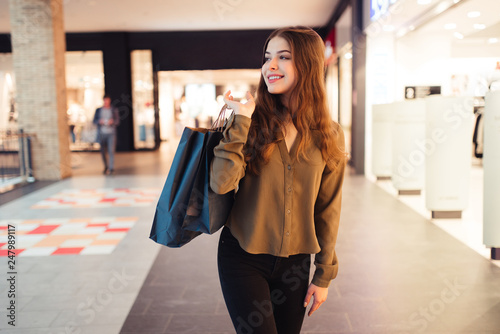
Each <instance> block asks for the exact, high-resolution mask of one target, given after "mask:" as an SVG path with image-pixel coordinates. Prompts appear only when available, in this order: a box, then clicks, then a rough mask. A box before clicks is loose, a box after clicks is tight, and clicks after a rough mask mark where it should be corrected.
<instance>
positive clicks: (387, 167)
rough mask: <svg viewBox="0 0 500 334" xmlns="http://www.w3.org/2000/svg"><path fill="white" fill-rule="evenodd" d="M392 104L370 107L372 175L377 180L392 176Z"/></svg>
mask: <svg viewBox="0 0 500 334" xmlns="http://www.w3.org/2000/svg"><path fill="white" fill-rule="evenodd" d="M394 107H395V105H394V104H392V103H391V104H377V105H374V106H372V115H373V116H372V117H373V123H372V173H373V175H375V176H376V177H377V180H382V179H390V178H391V175H392V127H393V123H394Z"/></svg>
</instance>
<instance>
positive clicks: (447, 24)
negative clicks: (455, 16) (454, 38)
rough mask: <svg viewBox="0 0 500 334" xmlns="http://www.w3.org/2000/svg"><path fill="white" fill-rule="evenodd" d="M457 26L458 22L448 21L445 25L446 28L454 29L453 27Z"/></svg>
mask: <svg viewBox="0 0 500 334" xmlns="http://www.w3.org/2000/svg"><path fill="white" fill-rule="evenodd" d="M456 27H457V24H456V23H446V24H445V25H444V28H445V29H446V30H453V29H455V28H456Z"/></svg>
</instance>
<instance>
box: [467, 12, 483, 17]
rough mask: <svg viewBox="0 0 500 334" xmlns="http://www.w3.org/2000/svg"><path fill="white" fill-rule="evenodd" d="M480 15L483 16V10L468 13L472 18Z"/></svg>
mask: <svg viewBox="0 0 500 334" xmlns="http://www.w3.org/2000/svg"><path fill="white" fill-rule="evenodd" d="M479 16H481V12H478V11H473V12H468V13H467V17H470V18H471V19H473V18H475V17H479Z"/></svg>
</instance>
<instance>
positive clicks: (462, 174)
mask: <svg viewBox="0 0 500 334" xmlns="http://www.w3.org/2000/svg"><path fill="white" fill-rule="evenodd" d="M425 101H426V137H425V140H424V141H422V142H420V143H419V144H418V146H419V147H420V148H421V150H422V152H424V153H425V157H426V161H425V166H426V169H425V189H426V196H425V205H426V208H427V210H429V211H431V212H432V217H433V218H460V217H461V214H462V211H463V210H464V209H466V208H467V205H468V200H469V179H470V173H471V158H472V157H471V151H472V143H471V140H470V139H471V137H472V130H473V125H474V102H473V98H472V97H443V96H432V97H428V98H426V99H425Z"/></svg>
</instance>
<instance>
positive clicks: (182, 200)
mask: <svg viewBox="0 0 500 334" xmlns="http://www.w3.org/2000/svg"><path fill="white" fill-rule="evenodd" d="M223 110H224V108H223ZM221 113H222V111H221ZM213 128H214V127H213ZM222 137H223V134H222V129H221V128H220V129H219V130H216V129H192V128H185V129H184V132H183V133H182V137H181V140H180V142H179V146H178V147H177V150H176V152H175V156H174V160H173V162H172V166H171V167H170V171H169V173H168V176H167V180H166V182H165V185H164V187H163V190H162V193H161V195H160V198H159V200H158V204H157V205H156V212H155V216H154V219H153V226H152V228H151V234H150V238H151V239H152V240H154V241H156V242H157V243H159V244H162V245H165V246H168V247H180V246H182V245H185V244H186V243H188V242H189V241H191V240H192V239H194V238H195V237H197V236H198V235H200V234H202V233H207V234H212V233H215V232H216V231H217V230H219V229H220V228H221V227H222V226H224V224H225V223H226V220H227V218H228V216H229V212H230V210H231V208H232V205H233V199H234V191H232V192H230V193H227V194H224V195H219V194H216V193H214V192H213V191H212V190H211V189H210V179H209V177H210V165H211V161H212V159H213V154H214V153H213V150H214V148H215V146H217V145H218V144H219V142H220V140H221V139H222Z"/></svg>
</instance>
